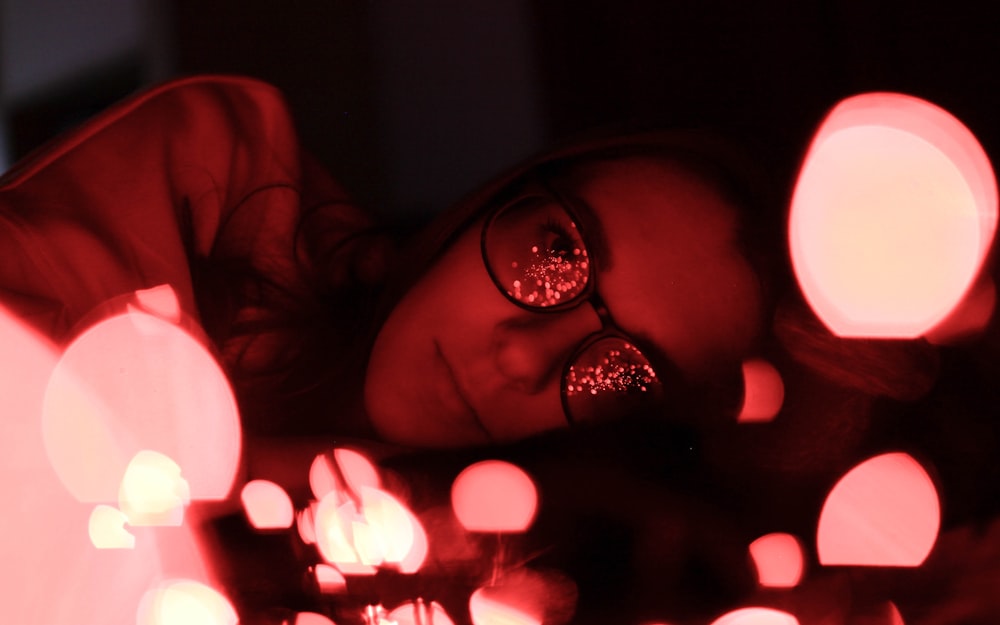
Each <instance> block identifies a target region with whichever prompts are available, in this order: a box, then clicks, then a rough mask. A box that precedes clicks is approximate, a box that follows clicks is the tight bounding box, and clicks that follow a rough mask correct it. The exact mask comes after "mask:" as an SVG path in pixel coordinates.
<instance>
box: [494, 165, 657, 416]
mask: <svg viewBox="0 0 1000 625" xmlns="http://www.w3.org/2000/svg"><path fill="white" fill-rule="evenodd" d="M527 186H529V187H531V186H532V185H531V184H529V185H527ZM533 186H535V187H538V188H539V189H538V190H529V191H522V192H521V193H518V194H517V195H516V196H515V197H514V199H512V200H508V201H506V202H502V203H500V204H498V205H497V207H496V208H494V209H493V210H491V211H490V212H489V213H488V214H487V217H486V220H485V221H484V223H483V228H482V232H481V233H480V251H481V254H482V257H483V265H484V267H485V268H486V272H487V274H489V276H490V280H492V282H493V284H494V286H496V287H497V290H498V291H500V293H501V294H502V295H503V296H504V297H505V298H506V299H507V300H508V301H509V302H511V303H512V304H514V305H515V306H517V307H518V308H522V309H524V310H527V311H529V312H532V313H539V314H556V313H560V312H565V311H568V310H574V309H576V308H579V307H580V306H582V305H584V304H590V305H591V306H592V307H593V309H594V312H595V314H597V317H598V320H599V321H600V322H601V329H600V330H597V331H595V332H592V333H591V334H589V335H587V336H586V337H584V338H583V340H582V341H580V343H579V345H577V346H576V347H575V348H574V349H573V351H572V353H571V354H570V356H569V357H568V358H567V360H566V364H565V365H564V366H563V370H562V376H561V378H560V383H559V398H560V403H561V404H562V409H563V416H564V418H565V419H566V422H567V423H568V424H569V426H570V427H573V426H576V425H578V423H577V422H576V420H575V419H574V418H573V414H572V412H571V411H570V409H569V396H568V392H567V388H566V387H567V382H566V380H567V379H568V376H569V372H570V369H572V368H573V366H574V364H576V362H577V361H578V360H579V358H580V356H581V355H582V354H583V353H585V352H586V351H587V349H589V348H590V347H591V346H593V345H594V344H595V343H597V342H599V341H601V340H604V339H607V338H616V339H619V340H621V341H622V342H624V343H626V344H627V345H632V346H633V347H635V348H636V349H637V350H638V351H639V353H640V354H641V355H642V357H643V358H645V359H646V361H647V362H648V363H649V366H650V367H651V368H652V370H653V373H654V374H655V376H656V379H657V381H658V382H659V384H660V386H661V388H662V389H663V395H664V396H666V395H667V394H668V391H667V389H668V379H667V378H666V374H667V373H671V372H673V373H676V367H674V366H672V365H670V364H669V361H668V359H666V358H664V357H661V356H660V355H659V353H658V351H656V350H649V349H645V348H644V347H643V342H642V341H637V340H635V339H634V338H632V337H631V336H630V335H629V334H628V333H627V332H625V331H624V330H622V329H621V327H620V326H619V325H618V324H617V323H616V322H615V320H614V317H612V315H611V311H610V310H609V309H608V307H607V304H605V302H604V299H603V298H602V297H601V296H600V294H599V293H598V292H597V269H596V268H595V266H596V265H595V262H594V259H593V258H590V256H589V254H590V250H591V249H594V248H593V247H592V246H591V241H590V240H588V239H589V237H588V236H587V233H586V232H584V231H583V230H582V229H581V223H582V222H581V220H580V218H579V217H578V213H579V211H576V210H573V204H574V202H572V201H570V200H569V198H568V197H567V196H566V195H565V194H563V193H560V192H558V191H557V190H556V189H555V188H554V186H553V185H552V184H550V183H549V182H548V181H546V180H544V179H538V180H535V181H534V185H533ZM532 199H539V200H543V201H554V202H555V203H556V204H557V205H558V206H559V208H560V209H561V210H563V211H565V213H566V214H567V216H569V218H570V220H571V221H572V223H573V224H574V225H575V226H576V229H577V232H579V234H580V238H581V239H582V240H583V245H584V248H585V249H586V250H588V258H589V262H588V267H587V284H586V285H585V286H584V288H583V290H581V291H580V292H579V293H577V294H576V295H574V296H573V297H571V298H569V299H568V300H567V301H564V302H562V301H561V302H559V303H558V304H554V305H552V306H532V305H530V304H526V303H524V302H522V301H520V300H518V299H516V298H515V297H514V296H513V295H512V294H511V293H510V292H509V291H508V290H507V288H506V287H505V286H503V283H502V282H501V281H500V278H499V276H497V274H496V272H495V271H494V269H493V264H492V263H491V262H490V256H489V252H488V249H487V238H488V233H489V231H490V227H491V226H492V225H493V224H494V223H495V222H496V220H497V219H498V217H499V216H500V215H502V214H503V213H504V212H505V211H507V210H509V209H511V208H514V207H516V206H518V205H519V204H521V203H522V202H526V201H529V200H532ZM676 377H677V376H676V375H675V376H674V378H676ZM669 386H671V387H672V386H673V385H669ZM660 403H661V404H665V402H663V401H661V402H660Z"/></svg>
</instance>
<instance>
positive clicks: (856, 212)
mask: <svg viewBox="0 0 1000 625" xmlns="http://www.w3.org/2000/svg"><path fill="white" fill-rule="evenodd" d="M996 222H997V187H996V180H995V179H994V177H993V172H992V169H991V168H990V163H989V159H988V158H987V156H986V153H985V152H984V151H983V149H982V147H981V146H980V145H979V143H978V142H977V141H976V138H975V137H974V136H973V135H972V133H971V132H970V131H969V130H968V129H967V128H966V127H965V126H963V125H962V123H961V122H959V121H958V120H957V119H955V118H954V117H953V116H951V115H950V114H949V113H948V112H946V111H944V110H943V109H940V108H938V107H937V106H935V105H933V104H930V103H929V102H925V101H923V100H920V99H917V98H914V97H910V96H906V95H901V94H895V93H869V94H865V95H860V96H856V97H853V98H849V99H847V100H844V101H843V102H841V103H840V104H839V105H837V107H835V108H834V109H833V111H831V112H830V114H829V115H828V116H827V118H826V119H825V120H824V121H823V123H822V125H821V126H820V128H819V130H818V131H817V132H816V135H815V137H814V139H813V142H812V145H811V146H810V148H809V152H808V154H807V156H806V159H805V161H804V162H803V165H802V169H801V171H800V173H799V178H798V182H797V183H796V187H795V192H794V195H793V197H792V203H791V214H790V220H789V242H790V245H791V254H792V261H793V265H794V268H795V273H796V276H797V277H798V281H799V284H800V285H801V287H802V290H803V293H804V294H805V296H806V299H807V300H808V301H809V304H810V305H811V306H812V308H813V310H814V311H815V312H816V314H817V315H818V316H819V317H820V318H821V319H822V320H823V322H824V323H825V324H826V325H827V326H828V327H829V328H830V330H831V331H833V332H834V333H835V334H837V335H840V336H854V337H895V338H912V337H916V336H920V335H922V334H924V333H925V332H927V331H928V330H930V329H931V328H933V327H934V326H935V325H936V324H938V323H939V322H940V321H941V320H942V319H944V318H945V317H947V315H948V314H949V313H950V312H951V310H952V309H953V308H954V307H955V306H956V305H957V304H958V302H959V301H960V300H961V298H962V296H963V295H964V294H965V292H966V291H967V290H968V288H969V286H970V285H971V284H972V281H973V280H974V278H975V277H976V274H977V273H978V272H979V269H980V266H981V264H982V262H983V260H984V258H985V256H986V253H987V251H988V249H989V247H990V244H991V242H992V240H993V235H994V232H995V230H996Z"/></svg>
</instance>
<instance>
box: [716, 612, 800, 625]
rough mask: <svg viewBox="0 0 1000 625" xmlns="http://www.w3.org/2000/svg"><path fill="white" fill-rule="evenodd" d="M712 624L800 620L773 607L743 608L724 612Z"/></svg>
mask: <svg viewBox="0 0 1000 625" xmlns="http://www.w3.org/2000/svg"><path fill="white" fill-rule="evenodd" d="M712 625H799V620H798V619H797V618H795V617H794V616H792V615H791V614H788V613H787V612H782V611H781V610H774V609H772V608H741V609H739V610H733V611H732V612H728V613H726V614H723V615H722V616H720V617H719V618H717V619H715V620H714V621H712Z"/></svg>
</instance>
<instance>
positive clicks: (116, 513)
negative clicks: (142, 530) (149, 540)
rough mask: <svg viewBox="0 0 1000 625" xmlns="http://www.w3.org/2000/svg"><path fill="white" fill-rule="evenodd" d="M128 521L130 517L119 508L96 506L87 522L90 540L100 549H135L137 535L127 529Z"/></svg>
mask: <svg viewBox="0 0 1000 625" xmlns="http://www.w3.org/2000/svg"><path fill="white" fill-rule="evenodd" d="M126 523H128V517H127V516H125V513H124V512H122V511H121V510H119V509H118V508H112V507H111V506H106V505H104V504H99V505H97V506H94V510H93V511H92V512H91V513H90V523H88V524H87V533H88V534H89V535H90V542H91V543H93V545H94V546H95V547H97V548H98V549H135V536H133V535H132V534H129V533H128V530H126V529H125V525H126Z"/></svg>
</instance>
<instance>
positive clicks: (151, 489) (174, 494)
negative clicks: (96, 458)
mask: <svg viewBox="0 0 1000 625" xmlns="http://www.w3.org/2000/svg"><path fill="white" fill-rule="evenodd" d="M189 503H191V488H190V486H189V485H188V483H187V480H186V479H185V478H184V477H182V475H181V467H180V465H178V464H177V463H176V462H174V461H173V460H172V459H171V458H169V457H167V456H165V455H164V454H161V453H159V452H157V451H151V450H148V449H143V450H140V451H139V452H138V453H137V454H136V455H135V456H133V457H132V460H131V461H130V462H129V463H128V466H127V467H126V468H125V475H124V477H122V481H121V485H120V486H119V487H118V507H119V508H120V509H121V511H122V512H123V513H125V516H126V517H127V518H128V522H129V525H172V526H177V525H180V524H181V523H182V522H183V520H184V508H185V507H186V506H187V505H188V504H189Z"/></svg>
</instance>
